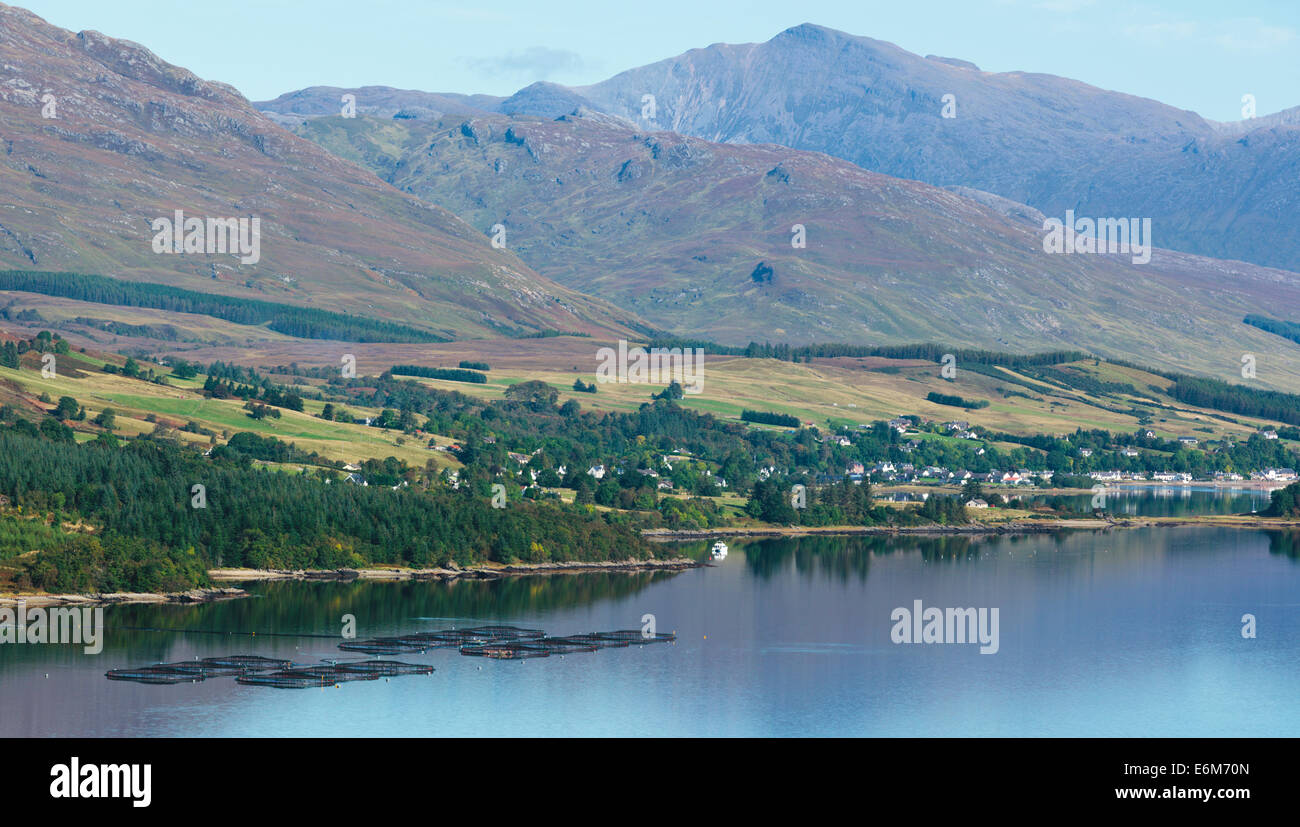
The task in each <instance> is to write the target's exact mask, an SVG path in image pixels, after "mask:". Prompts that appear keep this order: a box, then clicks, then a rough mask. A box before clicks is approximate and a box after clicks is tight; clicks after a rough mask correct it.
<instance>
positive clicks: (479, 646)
mask: <svg viewBox="0 0 1300 827" xmlns="http://www.w3.org/2000/svg"><path fill="white" fill-rule="evenodd" d="M460 653H461V654H462V655H470V656H472V657H481V658H492V659H493V660H524V659H525V658H546V657H550V656H551V650H550V649H548V648H547V647H546V646H542V645H538V644H536V643H524V642H521V641H506V642H504V643H471V644H469V645H467V646H462V647H460Z"/></svg>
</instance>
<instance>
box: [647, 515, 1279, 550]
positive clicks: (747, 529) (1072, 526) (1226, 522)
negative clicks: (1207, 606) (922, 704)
mask: <svg viewBox="0 0 1300 827" xmlns="http://www.w3.org/2000/svg"><path fill="white" fill-rule="evenodd" d="M1162 526H1164V527H1174V526H1203V527H1220V528H1243V529H1300V520H1283V519H1276V518H1269V517H1256V516H1253V515H1244V516H1243V515H1237V514H1224V515H1198V516H1193V517H1126V518H1123V519H1101V518H1095V517H1076V518H1065V519H1059V520H1041V521H1022V520H1007V521H1006V522H999V523H980V522H972V523H967V524H964V525H930V526H730V527H724V528H715V529H706V530H699V529H681V530H673V529H668V528H651V529H646V530H644V531H642V532H641V536H642V537H644V538H645V539H647V540H651V541H654V542H664V543H670V542H680V541H685V540H711V539H716V538H724V537H736V538H746V537H817V536H825V537H850V536H922V537H924V536H933V537H945V536H947V537H951V536H958V535H970V536H996V535H1003V534H1051V533H1053V532H1057V531H1070V530H1084V531H1087V530H1099V529H1109V528H1155V527H1162Z"/></svg>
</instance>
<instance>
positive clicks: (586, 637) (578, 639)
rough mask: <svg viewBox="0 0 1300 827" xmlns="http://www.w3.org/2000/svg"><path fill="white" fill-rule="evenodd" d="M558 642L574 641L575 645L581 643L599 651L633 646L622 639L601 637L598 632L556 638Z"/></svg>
mask: <svg viewBox="0 0 1300 827" xmlns="http://www.w3.org/2000/svg"><path fill="white" fill-rule="evenodd" d="M556 640H566V641H572V642H573V643H580V644H582V645H584V646H593V647H595V648H597V649H612V648H616V647H621V646H629V645H631V644H630V643H629V642H628V641H626V640H623V639H622V638H610V637H601V636H600V634H598V633H596V632H591V633H588V634H582V635H566V636H565V637H562V638H556Z"/></svg>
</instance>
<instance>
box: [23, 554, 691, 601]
mask: <svg viewBox="0 0 1300 827" xmlns="http://www.w3.org/2000/svg"><path fill="white" fill-rule="evenodd" d="M453 565H454V564H453ZM703 565H705V564H704V563H701V562H699V561H697V560H691V559H689V558H686V557H673V558H668V559H663V560H655V559H651V560H611V561H596V562H584V561H578V560H572V561H568V562H563V563H511V564H508V565H507V564H501V563H481V564H478V565H474V566H468V567H466V568H460V567H459V566H456V567H454V568H433V569H415V568H400V567H398V568H376V569H347V568H343V569H243V568H218V569H209V570H208V576H209V577H211V578H212V580H213V581H214V582H216V583H240V582H242V583H250V582H266V581H276V580H280V581H288V580H292V581H302V582H307V581H321V582H345V583H350V582H353V581H355V580H384V581H390V582H401V581H414V580H437V581H448V580H458V579H467V580H492V579H496V578H501V577H521V576H527V575H539V574H589V573H593V572H628V573H631V572H639V571H683V570H685V569H691V568H697V567H699V566H703ZM244 597H252V595H251V594H249V593H248V592H247V591H245V590H244V589H240V588H235V587H232V586H220V585H217V586H213V587H211V588H202V589H190V590H189V591H184V592H162V593H153V592H115V593H86V594H41V593H38V592H34V593H32V594H18V593H0V608H15V607H17V605H18V602H19V601H22V602H23V604H24V605H25V606H27V607H28V608H38V607H51V606H56V607H71V606H78V607H80V606H118V605H125V604H131V603H137V604H138V603H175V604H194V603H214V602H216V601H219V600H238V599H240V598H244Z"/></svg>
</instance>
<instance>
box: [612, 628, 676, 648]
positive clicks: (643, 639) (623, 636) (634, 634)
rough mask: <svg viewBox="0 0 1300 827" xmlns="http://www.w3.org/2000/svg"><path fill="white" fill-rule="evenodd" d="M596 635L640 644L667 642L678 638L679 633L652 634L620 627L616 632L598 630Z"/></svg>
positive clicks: (631, 643)
mask: <svg viewBox="0 0 1300 827" xmlns="http://www.w3.org/2000/svg"><path fill="white" fill-rule="evenodd" d="M595 636H596V637H598V638H601V639H603V640H610V641H623V642H624V643H625V644H627V645H635V646H640V645H643V644H646V643H667V642H668V641H671V640H677V635H674V634H672V633H671V632H656V633H654V634H651V633H649V632H643V631H641V630H640V629H619V630H617V631H614V632H596V633H595Z"/></svg>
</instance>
